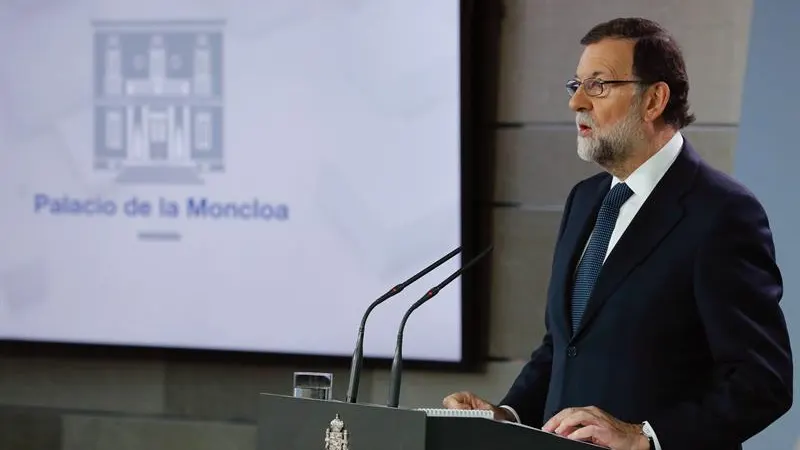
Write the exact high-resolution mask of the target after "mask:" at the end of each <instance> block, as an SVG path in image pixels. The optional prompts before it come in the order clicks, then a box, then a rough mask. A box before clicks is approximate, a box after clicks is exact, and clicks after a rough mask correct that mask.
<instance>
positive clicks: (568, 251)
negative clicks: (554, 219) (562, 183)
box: [552, 175, 611, 339]
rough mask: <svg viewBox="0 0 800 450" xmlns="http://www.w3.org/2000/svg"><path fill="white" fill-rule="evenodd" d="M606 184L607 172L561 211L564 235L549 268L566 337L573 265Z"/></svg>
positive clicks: (575, 263) (577, 194)
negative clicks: (564, 221) (552, 266)
mask: <svg viewBox="0 0 800 450" xmlns="http://www.w3.org/2000/svg"><path fill="white" fill-rule="evenodd" d="M610 185H611V176H610V175H606V176H602V177H600V178H599V181H597V182H595V183H592V184H590V185H589V186H587V188H586V189H585V190H582V191H579V192H578V193H576V198H575V200H574V201H573V204H572V207H571V208H570V210H569V211H564V214H569V218H568V220H567V227H566V229H565V230H564V236H563V237H562V238H561V239H562V243H563V244H562V245H560V246H559V248H558V250H557V252H558V253H557V254H556V264H555V266H554V268H553V274H552V276H553V282H554V287H555V288H556V292H555V295H554V296H553V298H555V299H556V304H557V305H558V306H560V307H559V308H556V311H557V312H558V320H557V323H558V324H559V325H560V328H561V330H562V332H563V333H564V336H566V337H567V339H569V336H570V335H571V334H572V324H571V322H570V312H569V310H570V303H571V301H570V293H571V290H572V282H573V279H574V274H575V267H576V265H577V263H578V258H580V256H581V254H582V253H583V248H584V247H585V245H586V241H587V239H588V238H589V235H590V234H591V232H592V229H593V228H594V222H595V219H596V217H597V213H598V211H599V210H600V205H601V204H602V202H603V198H604V197H605V194H606V192H607V191H608V189H609V187H610Z"/></svg>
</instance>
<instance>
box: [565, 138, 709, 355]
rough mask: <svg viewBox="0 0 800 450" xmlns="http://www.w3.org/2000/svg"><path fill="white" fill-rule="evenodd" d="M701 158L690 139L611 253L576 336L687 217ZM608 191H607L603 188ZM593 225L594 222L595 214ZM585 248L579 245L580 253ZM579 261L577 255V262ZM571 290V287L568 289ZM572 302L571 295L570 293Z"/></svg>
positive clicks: (578, 254) (577, 335)
mask: <svg viewBox="0 0 800 450" xmlns="http://www.w3.org/2000/svg"><path fill="white" fill-rule="evenodd" d="M698 163H699V158H698V156H697V155H696V153H694V151H693V149H692V148H691V146H690V145H689V144H688V142H686V143H684V147H683V149H682V150H681V153H680V154H679V155H678V158H677V159H676V160H675V162H674V163H673V165H672V167H670V169H669V170H668V171H667V173H665V174H664V177H663V178H662V179H661V181H660V182H659V183H658V185H657V186H656V187H655V189H653V191H652V192H651V193H650V196H649V197H648V198H647V200H646V201H645V202H644V204H643V205H642V207H641V208H640V209H639V212H638V213H637V214H636V216H635V217H634V219H633V221H632V222H631V223H630V225H629V226H628V228H627V229H626V230H625V232H624V233H623V235H622V237H621V238H620V240H619V241H618V242H617V244H616V245H615V246H614V249H613V250H612V251H611V253H610V254H609V255H608V258H607V259H606V262H605V264H603V268H602V269H601V270H600V274H599V276H598V279H597V281H596V282H595V286H594V290H593V291H592V295H591V296H590V298H589V302H588V304H587V305H586V311H584V313H583V317H582V319H581V325H580V327H579V328H578V331H577V332H576V333H575V334H574V337H573V339H576V338H578V337H579V336H580V334H581V333H582V332H583V331H584V330H585V329H586V328H587V327H588V326H589V325H590V324H591V321H592V320H593V319H594V318H595V316H596V315H597V314H598V312H599V311H600V310H601V309H602V307H603V305H604V304H605V302H606V301H607V300H608V298H609V297H610V296H611V294H613V293H614V291H615V290H616V289H617V288H618V287H619V285H620V284H621V283H622V282H623V281H624V280H625V278H626V277H627V276H628V275H629V274H630V273H631V271H633V269H634V268H636V267H637V266H638V265H639V264H641V263H642V262H643V261H644V260H645V259H646V258H647V257H648V256H649V255H650V254H651V253H652V252H653V250H654V249H655V248H656V247H657V246H658V244H659V243H660V242H661V241H662V240H663V239H664V238H665V237H666V236H667V235H668V234H669V232H670V231H672V229H673V228H674V227H675V226H676V225H677V224H678V223H679V222H680V220H681V219H682V218H683V214H684V210H683V206H682V203H681V202H682V198H683V195H684V194H685V193H686V191H687V189H688V186H689V185H690V184H691V182H692V181H693V179H694V174H695V172H696V170H697V165H698ZM603 193H605V191H603ZM591 222H592V223H591V224H590V225H589V226H590V228H591V227H592V226H593V225H594V216H592V221H591ZM581 250H582V249H581V248H579V249H575V250H574V252H576V253H577V255H576V256H580V254H581V253H580V251H581ZM574 264H577V257H576V258H575V262H574V263H573V267H574ZM567 292H569V291H567ZM566 299H567V302H569V296H567V297H566Z"/></svg>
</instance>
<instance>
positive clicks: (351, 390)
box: [346, 247, 461, 403]
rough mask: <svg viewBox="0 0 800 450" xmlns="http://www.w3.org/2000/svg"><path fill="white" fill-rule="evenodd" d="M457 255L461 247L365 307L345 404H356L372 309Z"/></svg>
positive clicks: (351, 366)
mask: <svg viewBox="0 0 800 450" xmlns="http://www.w3.org/2000/svg"><path fill="white" fill-rule="evenodd" d="M459 253H461V247H458V248H457V249H455V250H453V251H451V252H450V253H448V254H446V255H444V256H443V257H441V258H439V259H438V260H436V261H434V262H433V263H431V264H430V265H429V266H428V267H426V268H424V269H422V270H421V271H420V272H419V273H417V274H416V275H414V276H412V277H411V278H409V279H407V280H406V281H404V282H402V283H400V284H398V285H397V286H395V287H393V288H391V289H389V291H388V292H386V293H385V294H383V295H381V296H380V297H378V298H377V299H375V301H373V302H372V304H370V305H369V306H368V307H367V310H366V311H364V316H363V317H362V318H361V325H360V326H359V327H358V337H356V348H355V350H354V351H353V361H352V363H351V364H350V382H349V383H348V386H347V398H346V401H347V403H356V399H357V398H358V384H359V382H360V379H361V366H362V363H363V361H364V327H365V325H366V323H367V317H369V314H370V313H371V312H372V310H373V309H375V307H376V306H378V305H380V304H381V303H383V302H385V301H386V300H388V299H389V298H390V297H393V296H395V295H397V294H399V293H400V292H402V291H403V289H405V288H406V287H408V285H410V284H411V283H413V282H415V281H417V280H419V279H420V278H422V277H424V276H425V275H427V274H428V273H429V272H430V271H432V270H433V269H435V268H437V267H439V266H441V265H442V264H444V263H445V262H447V261H448V260H449V259H450V258H452V257H454V256H456V255H457V254H459Z"/></svg>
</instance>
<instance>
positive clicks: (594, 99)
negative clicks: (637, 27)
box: [569, 39, 643, 167]
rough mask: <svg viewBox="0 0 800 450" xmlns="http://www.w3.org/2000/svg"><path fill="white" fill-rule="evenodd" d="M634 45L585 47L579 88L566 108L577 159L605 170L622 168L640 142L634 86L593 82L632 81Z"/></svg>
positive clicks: (615, 41)
mask: <svg viewBox="0 0 800 450" xmlns="http://www.w3.org/2000/svg"><path fill="white" fill-rule="evenodd" d="M633 46H634V43H633V41H630V40H620V39H604V40H602V41H600V42H598V43H596V44H591V45H588V46H586V48H585V50H584V52H583V55H582V56H581V59H580V61H579V63H578V69H577V71H576V78H575V79H576V80H577V81H580V82H582V83H583V84H582V85H581V86H580V87H579V88H578V89H577V91H576V92H575V94H574V95H573V96H572V98H571V99H570V102H569V106H570V109H572V110H573V111H575V113H576V117H575V121H576V125H577V126H578V155H579V156H580V157H581V159H583V160H585V161H591V162H596V163H598V164H600V165H601V166H603V167H611V166H614V165H618V164H621V163H622V162H624V161H625V159H626V158H627V157H628V155H629V154H630V153H631V151H632V150H633V148H634V147H635V145H636V144H637V142H641V141H642V140H643V137H642V132H643V127H642V119H641V111H640V106H641V104H640V101H639V96H638V95H637V89H636V83H616V84H605V85H598V84H597V81H600V82H602V81H616V80H636V78H635V77H634V76H633V73H632V72H633Z"/></svg>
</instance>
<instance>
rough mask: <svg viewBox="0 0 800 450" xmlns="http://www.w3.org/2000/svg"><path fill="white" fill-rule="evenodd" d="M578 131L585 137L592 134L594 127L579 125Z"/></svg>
mask: <svg viewBox="0 0 800 450" xmlns="http://www.w3.org/2000/svg"><path fill="white" fill-rule="evenodd" d="M578 133H579V134H580V135H581V136H584V137H585V136H588V135H590V134H592V127H590V126H588V125H578Z"/></svg>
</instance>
